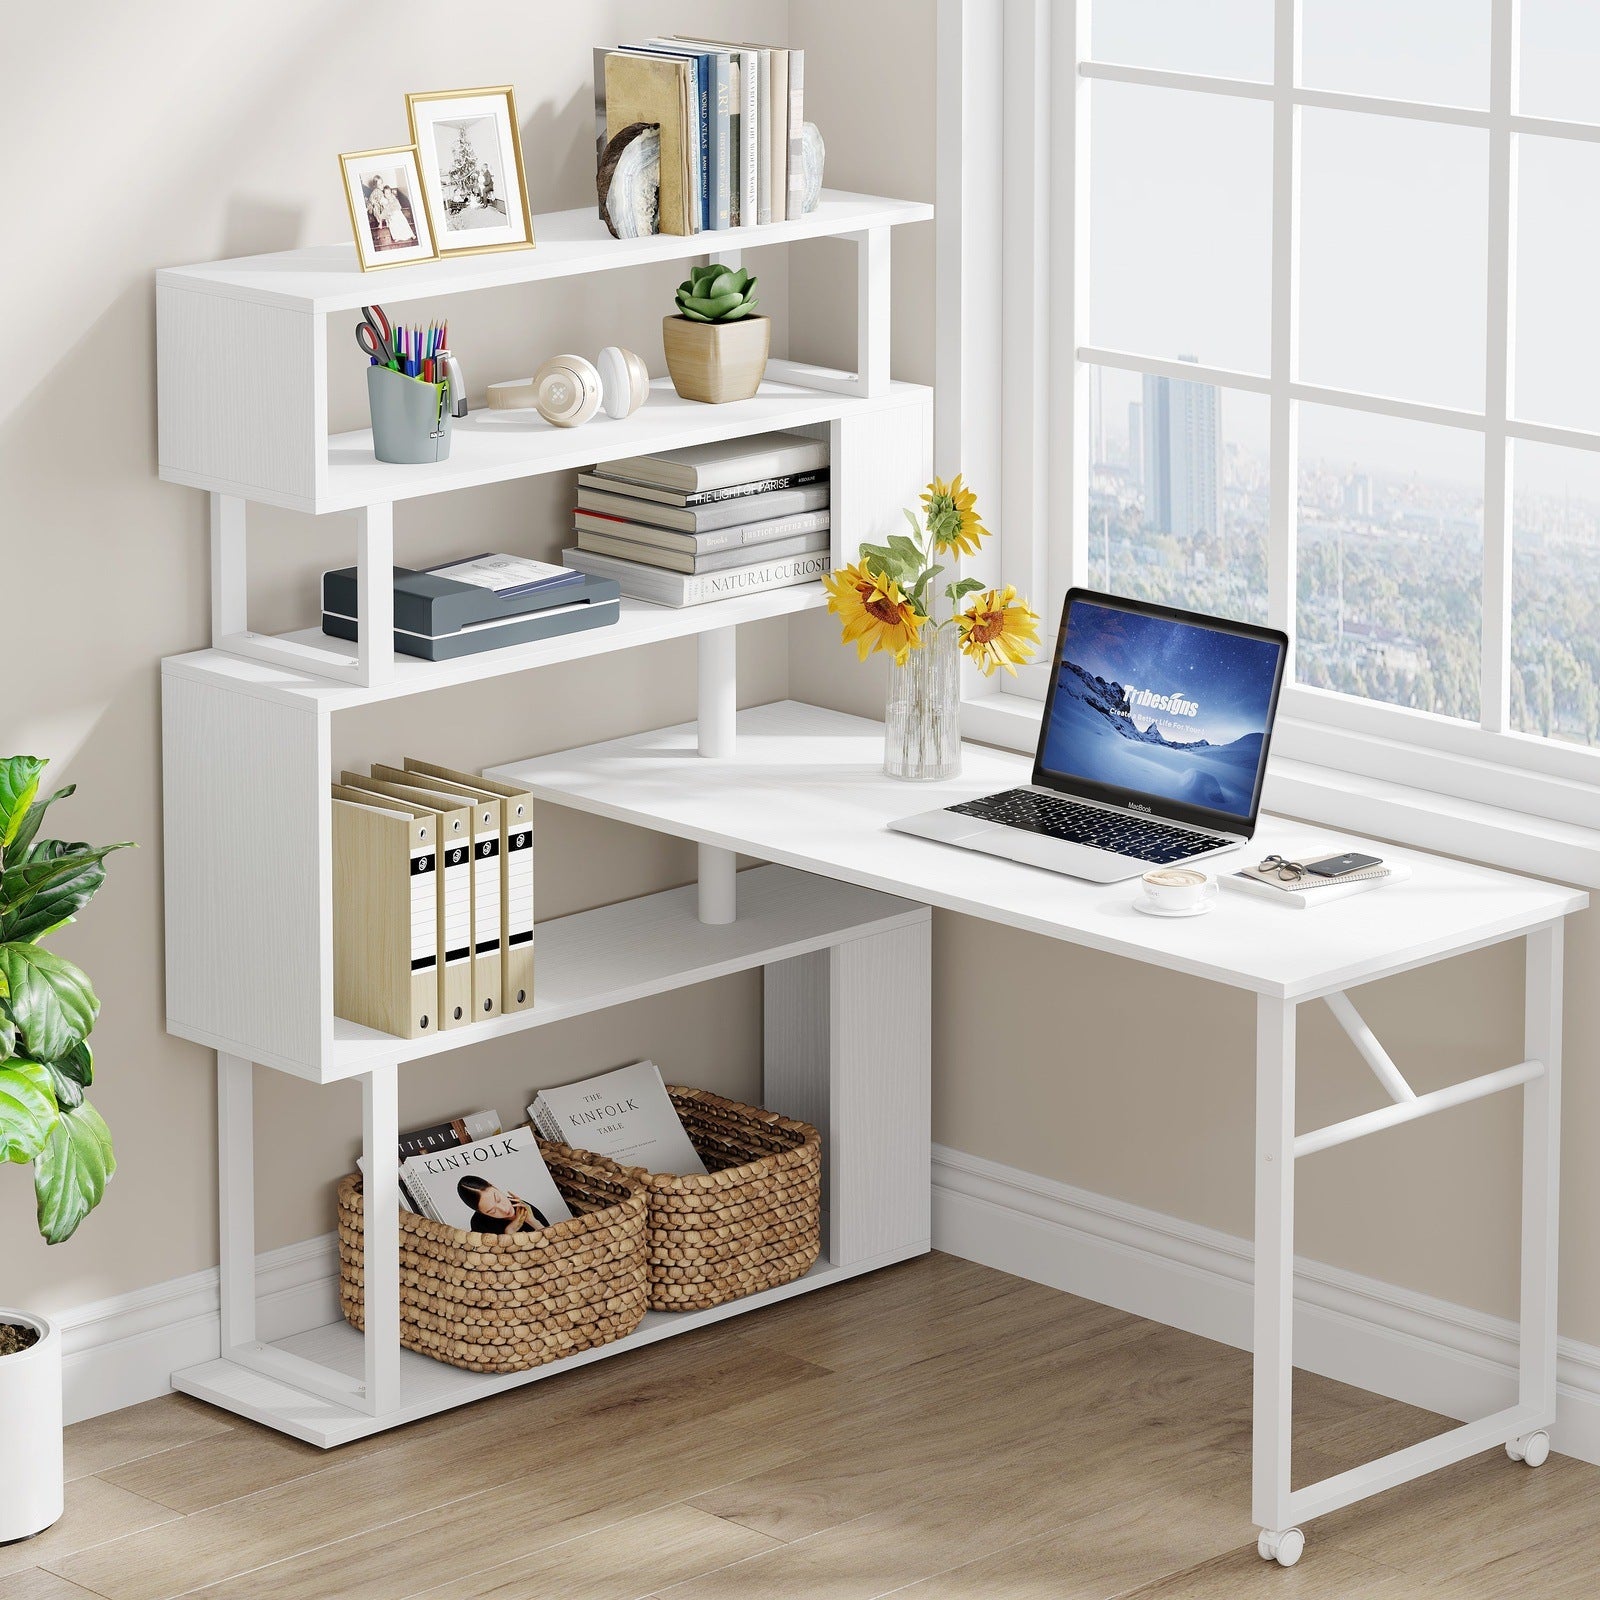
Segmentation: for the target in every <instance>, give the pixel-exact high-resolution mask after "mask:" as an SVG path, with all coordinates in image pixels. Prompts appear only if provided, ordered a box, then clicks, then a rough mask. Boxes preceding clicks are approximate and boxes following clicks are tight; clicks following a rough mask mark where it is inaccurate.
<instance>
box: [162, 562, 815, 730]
mask: <svg viewBox="0 0 1600 1600" xmlns="http://www.w3.org/2000/svg"><path fill="white" fill-rule="evenodd" d="M827 601H828V597H827V595H826V593H825V592H824V591H823V588H822V585H821V584H820V583H803V584H797V585H796V586H795V587H794V588H792V589H772V590H768V591H767V592H765V593H762V594H751V595H737V596H735V597H734V598H733V599H730V600H713V601H711V602H710V603H708V604H706V605H703V606H679V607H674V606H658V605H653V604H652V603H651V602H650V601H648V600H624V601H623V602H622V605H621V613H620V615H619V616H618V619H617V621H616V622H615V623H613V624H612V625H611V626H610V627H608V628H591V629H589V631H588V632H586V633H570V634H566V635H564V636H563V637H562V638H559V639H538V640H535V641H534V642H533V643H531V644H518V645H510V646H508V647H507V648H505V649H503V650H487V651H485V652H484V653H483V654H482V655H475V656H463V657H461V658H460V659H459V660H456V661H423V660H421V659H420V658H418V657H416V656H396V657H395V658H394V671H393V673H392V675H391V676H390V677H389V678H387V679H385V680H384V681H383V682H381V683H376V684H371V685H367V686H363V685H361V684H357V683H344V682H340V681H339V680H338V679H335V678H328V677H324V676H322V675H321V674H320V673H319V672H318V671H316V670H315V669H313V668H309V667H308V668H307V670H304V671H299V670H297V669H296V668H294V667H292V666H287V665H279V664H277V663H274V662H267V661H258V660H255V659H253V658H251V657H249V656H242V655H236V654H234V653H233V652H232V651H230V650H218V649H211V650H194V651H191V652H190V653H189V654H188V655H182V656H168V657H167V659H166V660H165V661H164V662H163V663H162V671H163V672H164V673H165V674H166V675H167V676H169V677H173V678H186V679H190V680H192V681H195V682H200V683H209V684H212V685H215V686H216V687H218V688H226V689H229V690H232V691H234V692H237V693H240V694H250V695H256V696H258V697H260V698H261V699H264V700H275V701H278V702H280V703H281V704H284V705H291V706H298V707H301V708H302V709H305V710H311V711H320V712H331V711H344V710H350V709H353V708H355V707H358V706H365V705H372V704H375V703H376V702H378V701H380V700H396V699H403V698H405V697H406V696H408V695H417V694H427V693H428V692H429V691H430V690H433V689H448V688H452V687H453V686H455V685H456V684H462V683H483V682H486V681H487V680H488V679H490V678H502V677H505V676H506V675H507V674H509V673H514V672H530V671H532V670H534V669H535V668H537V667H553V666H561V665H564V664H566V663H568V662H573V661H585V660H589V659H591V658H592V657H594V656H603V655H610V654H612V653H613V652H614V651H617V650H632V649H635V648H637V647H638V646H640V645H647V644H660V643H662V642H663V641H664V640H668V639H692V638H695V637H697V636H698V635H700V634H703V633H708V632H712V631H719V630H721V629H723V628H734V627H737V626H738V625H739V624H740V623H743V622H762V621H765V620H766V619H767V618H769V617H789V616H794V615H796V614H798V613H799V612H802V611H819V610H821V609H822V608H823V607H824V606H825V605H826V604H827ZM272 638H273V639H275V640H276V641H277V642H278V643H279V644H282V645H285V646H287V647H288V648H289V649H290V650H304V651H305V652H306V654H307V659H308V661H309V659H310V657H311V654H312V652H321V651H327V650H334V651H348V652H350V654H349V655H348V656H347V657H346V658H345V659H348V660H354V659H355V657H354V650H355V646H354V645H351V644H349V643H347V642H346V641H344V640H341V639H330V638H329V637H328V636H327V635H326V634H324V633H322V632H320V631H319V630H318V629H316V628H302V629H299V630H298V631H296V632H293V633H284V634H275V635H272Z"/></svg>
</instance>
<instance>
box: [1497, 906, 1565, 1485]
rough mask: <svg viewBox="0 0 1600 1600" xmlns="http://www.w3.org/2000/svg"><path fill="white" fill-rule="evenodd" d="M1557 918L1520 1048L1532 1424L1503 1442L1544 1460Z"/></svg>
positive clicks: (1534, 947) (1526, 1004)
mask: <svg viewBox="0 0 1600 1600" xmlns="http://www.w3.org/2000/svg"><path fill="white" fill-rule="evenodd" d="M1561 934H1562V924H1561V923H1559V922H1557V923H1554V924H1552V926H1550V927H1548V928H1539V929H1537V930H1536V931H1535V932H1533V933H1530V934H1529V935H1528V938H1527V949H1526V967H1525V972H1526V977H1525V980H1524V988H1523V996H1524V998H1523V1053H1524V1055H1525V1056H1526V1057H1527V1058H1528V1059H1529V1060H1530V1061H1542V1062H1543V1063H1544V1071H1543V1073H1541V1074H1540V1076H1538V1077H1537V1078H1530V1079H1529V1080H1528V1082H1527V1083H1525V1084H1524V1085H1523V1086H1522V1296H1521V1300H1522V1304H1521V1307H1520V1311H1521V1319H1520V1320H1521V1324H1522V1327H1521V1347H1520V1355H1519V1359H1518V1363H1517V1365H1518V1374H1517V1404H1518V1406H1519V1407H1522V1408H1524V1409H1526V1410H1529V1411H1531V1412H1533V1413H1534V1416H1535V1419H1536V1422H1537V1426H1536V1427H1534V1428H1532V1429H1529V1430H1528V1431H1526V1432H1524V1433H1520V1434H1518V1435H1517V1437H1516V1438H1514V1439H1512V1440H1510V1441H1508V1443H1507V1444H1506V1454H1507V1455H1508V1456H1510V1457H1511V1459H1512V1460H1513V1461H1526V1462H1527V1464H1528V1465H1529V1466H1530V1467H1537V1466H1539V1465H1541V1464H1542V1463H1543V1461H1544V1459H1545V1457H1546V1456H1548V1455H1549V1454H1550V1435H1549V1432H1548V1431H1547V1430H1548V1428H1549V1426H1550V1424H1551V1423H1552V1422H1554V1421H1555V1417H1556V1278H1557V1275H1558V1262H1559V1256H1558V1251H1557V1216H1558V1209H1559V1205H1560V1198H1561V953H1562V952H1561Z"/></svg>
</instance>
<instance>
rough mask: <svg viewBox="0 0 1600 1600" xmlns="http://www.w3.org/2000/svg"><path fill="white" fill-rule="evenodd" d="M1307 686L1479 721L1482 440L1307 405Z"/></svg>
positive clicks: (1303, 643) (1301, 642) (1302, 568)
mask: <svg viewBox="0 0 1600 1600" xmlns="http://www.w3.org/2000/svg"><path fill="white" fill-rule="evenodd" d="M1297 609H1298V631H1297V637H1296V642H1295V659H1296V663H1297V665H1296V672H1297V675H1298V677H1299V679H1300V681H1301V682H1302V683H1308V684H1313V685H1315V686H1316V687H1318V688H1323V689H1338V690H1341V691H1342V692H1344V693H1345V694H1353V695H1359V696H1361V697H1362V698H1364V699H1369V700H1382V701H1386V702H1387V703H1389V704H1391V705H1401V706H1412V707H1415V708H1416V709H1417V710H1420V711H1433V712H1437V713H1439V714H1440V715H1441V716H1446V717H1463V718H1466V719H1467V720H1469V721H1476V720H1477V717H1478V705H1479V698H1478V655H1479V650H1478V646H1479V635H1480V633H1481V630H1482V617H1483V441H1482V439H1481V438H1480V437H1479V436H1478V435H1476V434H1472V433H1466V432H1463V431H1461V430H1459V429H1455V428H1439V427H1434V426H1433V425H1431V424H1428V423H1419V422H1400V421H1396V420H1394V419H1392V418H1388V417H1373V416H1367V415H1365V414H1363V413H1360V412H1354V411H1343V410H1335V409H1333V408H1331V407H1327V406H1302V407H1301V415H1300V537H1299V604H1298V608H1297Z"/></svg>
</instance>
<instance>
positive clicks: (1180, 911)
mask: <svg viewBox="0 0 1600 1600" xmlns="http://www.w3.org/2000/svg"><path fill="white" fill-rule="evenodd" d="M1220 894H1221V891H1220V890H1219V889H1217V888H1215V887H1213V889H1212V891H1211V894H1210V895H1209V897H1208V898H1206V899H1204V900H1202V901H1201V902H1200V904H1199V905H1197V906H1181V907H1178V908H1176V909H1174V910H1171V911H1169V910H1168V909H1167V908H1166V907H1165V906H1158V905H1157V904H1156V903H1155V901H1154V900H1152V899H1151V898H1150V897H1149V895H1147V894H1145V893H1143V892H1142V891H1141V892H1140V893H1139V894H1137V895H1135V896H1134V901H1133V909H1134V910H1135V911H1142V912H1144V914H1145V915H1146V916H1147V917H1203V916H1205V914H1206V913H1207V912H1208V911H1215V910H1216V907H1217V900H1218V898H1219V896H1220Z"/></svg>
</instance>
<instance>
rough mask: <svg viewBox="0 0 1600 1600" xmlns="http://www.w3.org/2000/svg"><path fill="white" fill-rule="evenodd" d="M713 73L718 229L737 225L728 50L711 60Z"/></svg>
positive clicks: (731, 93) (731, 95)
mask: <svg viewBox="0 0 1600 1600" xmlns="http://www.w3.org/2000/svg"><path fill="white" fill-rule="evenodd" d="M711 68H712V73H713V83H712V98H713V102H714V104H715V106H716V121H715V123H714V124H713V131H714V133H715V135H716V137H715V139H714V140H713V141H712V149H713V154H714V155H715V156H716V172H715V181H716V226H717V227H718V228H731V227H732V226H733V150H732V144H731V141H732V137H733V85H732V83H730V82H729V74H730V71H731V67H730V63H729V60H728V56H727V53H726V51H719V52H718V53H717V54H716V55H713V56H712V57H711Z"/></svg>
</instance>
